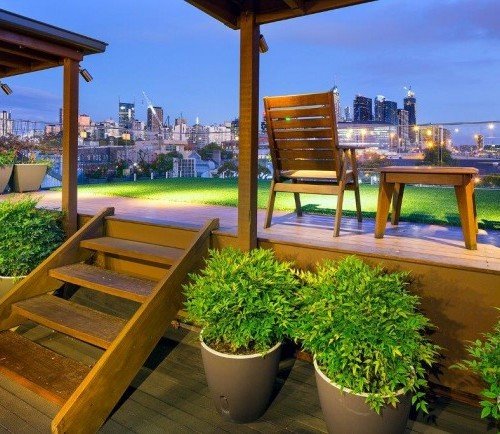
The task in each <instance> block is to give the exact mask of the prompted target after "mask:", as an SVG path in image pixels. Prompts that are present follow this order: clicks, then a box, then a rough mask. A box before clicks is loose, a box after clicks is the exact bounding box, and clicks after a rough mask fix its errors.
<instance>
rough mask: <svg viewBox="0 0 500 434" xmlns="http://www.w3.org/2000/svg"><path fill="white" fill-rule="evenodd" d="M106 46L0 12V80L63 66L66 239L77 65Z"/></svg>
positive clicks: (73, 207) (72, 208)
mask: <svg viewBox="0 0 500 434" xmlns="http://www.w3.org/2000/svg"><path fill="white" fill-rule="evenodd" d="M106 46H107V44H106V43H104V42H101V41H98V40H96V39H92V38H89V37H87V36H83V35H80V34H77V33H73V32H70V31H68V30H64V29H61V28H59V27H55V26H52V25H50V24H46V23H42V22H40V21H36V20H32V19H30V18H27V17H23V16H21V15H17V14H14V13H12V12H8V11H6V10H3V9H0V78H4V77H11V76H14V75H20V74H27V73H30V72H34V71H40V70H43V69H49V68H54V67H57V66H63V71H64V72H63V126H62V128H63V141H62V147H63V151H62V163H63V169H62V210H63V212H64V218H65V230H66V233H67V235H68V236H69V235H71V234H73V233H74V232H76V229H77V172H78V96H79V87H78V81H79V77H78V74H79V70H80V62H81V61H82V60H83V58H84V56H87V55H89V54H97V53H103V52H104V51H105V50H106Z"/></svg>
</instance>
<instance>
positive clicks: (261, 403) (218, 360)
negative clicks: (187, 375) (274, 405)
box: [185, 248, 299, 423]
mask: <svg viewBox="0 0 500 434" xmlns="http://www.w3.org/2000/svg"><path fill="white" fill-rule="evenodd" d="M191 279H192V280H191V282H190V283H189V284H188V285H186V287H185V294H186V300H187V301H186V304H185V306H186V311H187V315H188V318H189V319H190V320H191V321H193V322H194V323H196V324H198V325H200V326H201V327H202V332H201V334H200V340H201V352H202V358H203V365H204V368H205V374H206V377H207V383H208V386H209V389H210V392H211V395H212V398H213V401H214V403H215V407H216V408H217V410H218V412H219V413H220V414H221V415H222V416H224V417H225V418H227V419H229V420H231V421H233V422H240V423H243V422H250V421H253V420H256V419H258V418H259V417H260V416H262V415H263V414H264V413H265V411H266V410H267V408H268V406H269V402H270V398H271V394H272V391H273V387H274V383H275V379H276V374H277V371H278V364H279V360H280V352H281V348H280V345H281V342H282V341H283V339H284V336H285V334H286V331H287V329H288V327H289V326H290V318H291V317H292V313H293V309H294V306H293V302H292V301H293V300H294V294H295V293H296V290H297V289H298V287H299V281H298V279H297V277H296V275H295V273H294V272H293V270H292V268H291V265H290V264H289V263H286V262H279V261H278V260H277V259H276V258H275V256H274V254H273V252H272V251H270V250H264V249H255V250H252V251H250V252H241V251H239V250H235V249H232V248H227V249H223V250H221V251H217V250H212V251H211V252H210V256H209V258H208V260H207V261H206V267H205V268H204V269H203V270H202V271H201V272H200V273H199V274H197V275H192V276H191Z"/></svg>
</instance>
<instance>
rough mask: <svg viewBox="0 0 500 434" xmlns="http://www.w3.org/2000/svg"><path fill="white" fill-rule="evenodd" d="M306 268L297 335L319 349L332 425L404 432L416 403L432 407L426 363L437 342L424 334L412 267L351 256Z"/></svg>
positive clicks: (341, 429)
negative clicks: (395, 268)
mask: <svg viewBox="0 0 500 434" xmlns="http://www.w3.org/2000/svg"><path fill="white" fill-rule="evenodd" d="M301 276H302V278H303V281H304V286H303V288H302V290H301V292H300V293H299V297H298V302H299V310H298V315H297V316H296V319H295V321H294V326H293V327H292V335H293V337H294V338H295V340H297V341H300V342H301V343H302V346H303V348H304V349H305V350H307V351H310V352H311V353H312V354H313V356H314V367H315V371H316V383H317V387H318V393H319V398H320V403H321V408H322V410H323V414H324V417H325V421H326V424H327V426H328V430H329V431H330V432H335V433H347V432H348V433H384V434H389V433H402V432H404V430H405V426H406V423H407V419H408V415H409V410H410V406H411V403H413V404H415V405H416V408H417V409H421V410H423V411H427V409H426V402H425V400H424V392H423V389H424V388H425V387H426V386H427V380H426V367H429V366H430V365H432V363H433V362H434V361H435V359H436V355H437V350H438V347H437V346H435V345H433V344H431V343H430V342H429V341H428V340H427V338H426V336H425V331H426V329H427V328H429V327H430V326H431V324H430V322H429V320H428V319H427V318H426V317H425V316H424V315H422V314H421V313H419V312H418V311H417V308H418V304H419V300H418V297H417V296H415V295H411V294H410V293H409V292H408V291H407V290H406V286H407V283H406V278H407V275H406V274H404V273H392V274H388V273H386V272H384V271H383V270H382V269H381V268H379V267H375V268H372V267H370V266H369V265H367V264H365V263H364V262H363V261H361V260H360V259H358V258H356V257H348V258H346V259H344V260H342V261H339V262H338V263H335V262H332V261H325V262H323V263H322V264H319V265H318V266H317V271H316V272H315V273H313V272H303V273H301Z"/></svg>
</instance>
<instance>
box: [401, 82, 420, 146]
mask: <svg viewBox="0 0 500 434" xmlns="http://www.w3.org/2000/svg"><path fill="white" fill-rule="evenodd" d="M404 109H405V110H406V111H407V112H408V124H409V125H410V127H412V126H415V125H417V99H416V98H415V92H413V91H412V90H411V88H410V89H408V93H407V95H406V98H405V99H404ZM410 140H411V142H412V143H416V142H417V132H416V131H415V129H414V128H410Z"/></svg>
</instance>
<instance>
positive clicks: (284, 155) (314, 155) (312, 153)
mask: <svg viewBox="0 0 500 434" xmlns="http://www.w3.org/2000/svg"><path fill="white" fill-rule="evenodd" d="M276 157H277V158H278V159H288V160H294V159H298V160H300V159H307V160H328V159H332V158H333V151H332V150H331V149H278V150H277V151H276Z"/></svg>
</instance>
